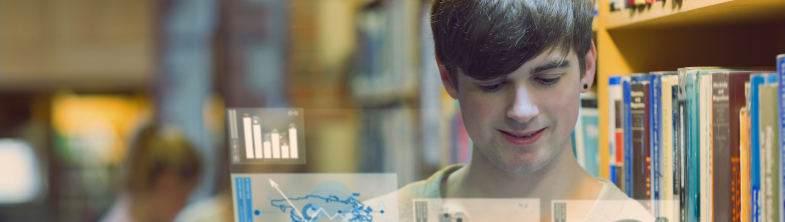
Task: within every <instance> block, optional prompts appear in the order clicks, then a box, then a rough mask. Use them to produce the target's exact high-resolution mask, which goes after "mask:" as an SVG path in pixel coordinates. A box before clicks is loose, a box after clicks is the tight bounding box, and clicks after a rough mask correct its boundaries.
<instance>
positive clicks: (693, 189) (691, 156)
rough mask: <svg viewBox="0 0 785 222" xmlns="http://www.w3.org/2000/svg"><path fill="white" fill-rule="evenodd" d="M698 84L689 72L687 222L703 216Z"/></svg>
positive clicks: (686, 117)
mask: <svg viewBox="0 0 785 222" xmlns="http://www.w3.org/2000/svg"><path fill="white" fill-rule="evenodd" d="M696 82H697V77H696V76H695V73H694V72H693V71H688V72H687V74H686V83H685V89H686V105H687V109H686V110H685V113H686V114H687V115H686V116H685V119H686V120H687V121H685V123H686V124H685V126H686V128H685V135H686V136H685V137H684V138H685V139H687V140H686V143H685V144H687V155H688V158H687V159H688V160H687V164H688V168H689V170H688V171H689V173H688V174H689V175H690V176H689V177H688V178H689V179H688V181H687V185H688V188H689V189H688V191H687V193H689V196H688V198H687V206H689V208H688V210H687V215H688V216H687V217H688V218H687V221H698V220H699V219H700V216H701V211H700V210H701V207H700V206H701V205H700V197H701V193H700V189H699V187H700V186H699V185H700V182H699V181H700V180H699V178H700V177H699V176H698V175H699V174H700V173H699V172H700V169H701V167H700V165H699V163H700V161H699V160H700V156H699V155H698V154H699V153H700V150H699V147H698V144H699V141H700V140H699V136H700V134H698V120H699V119H700V118H698V116H699V115H698V95H697V92H696V91H697V90H695V84H696Z"/></svg>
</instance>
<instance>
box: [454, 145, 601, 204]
mask: <svg viewBox="0 0 785 222" xmlns="http://www.w3.org/2000/svg"><path fill="white" fill-rule="evenodd" d="M473 149H474V150H473V153H474V155H472V157H471V160H470V161H469V164H467V165H466V166H464V167H462V168H461V169H458V170H456V171H455V172H453V173H452V174H450V176H449V177H447V178H446V179H445V180H444V181H442V182H443V183H442V186H441V195H442V197H443V198H537V199H541V200H565V199H584V200H592V199H596V198H597V196H598V195H599V192H600V190H601V189H602V184H601V183H599V182H598V181H597V180H596V179H595V178H593V177H591V175H589V174H588V173H587V172H586V171H585V170H584V169H583V168H582V167H581V166H580V165H579V164H578V162H577V161H576V160H575V157H574V154H573V152H572V147H571V143H566V145H565V147H563V148H562V149H561V151H560V152H559V153H558V154H556V157H554V158H553V160H551V162H550V163H548V164H547V165H546V166H544V167H543V168H542V169H540V170H537V171H535V172H532V173H527V174H511V173H508V172H506V171H504V170H502V169H499V168H498V167H496V165H495V164H493V163H492V162H491V161H490V160H489V159H488V158H487V157H486V156H485V155H483V154H482V153H481V152H480V151H479V150H477V149H476V148H473Z"/></svg>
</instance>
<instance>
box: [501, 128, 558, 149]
mask: <svg viewBox="0 0 785 222" xmlns="http://www.w3.org/2000/svg"><path fill="white" fill-rule="evenodd" d="M545 129H546V128H542V129H539V130H536V131H527V132H510V131H504V130H499V132H500V133H501V134H502V135H503V136H504V138H505V139H507V141H509V142H510V143H512V144H513V145H517V146H526V145H531V144H534V143H535V142H537V140H538V139H540V136H541V135H542V133H543V132H544V131H545Z"/></svg>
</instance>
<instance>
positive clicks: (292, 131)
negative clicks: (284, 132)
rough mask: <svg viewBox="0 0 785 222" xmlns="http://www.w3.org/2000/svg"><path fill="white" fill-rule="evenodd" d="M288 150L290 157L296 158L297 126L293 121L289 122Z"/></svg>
mask: <svg viewBox="0 0 785 222" xmlns="http://www.w3.org/2000/svg"><path fill="white" fill-rule="evenodd" d="M289 152H290V153H291V155H289V156H290V157H291V158H292V159H297V154H298V153H297V152H298V151H297V127H296V126H295V125H294V123H290V124H289Z"/></svg>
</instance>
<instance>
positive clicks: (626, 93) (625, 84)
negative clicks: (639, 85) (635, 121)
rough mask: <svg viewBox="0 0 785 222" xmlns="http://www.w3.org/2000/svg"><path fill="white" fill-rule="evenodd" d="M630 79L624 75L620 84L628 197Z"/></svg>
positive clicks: (626, 192) (627, 192)
mask: <svg viewBox="0 0 785 222" xmlns="http://www.w3.org/2000/svg"><path fill="white" fill-rule="evenodd" d="M631 82H632V80H631V78H630V76H625V77H623V78H622V79H621V86H622V105H623V107H622V109H623V115H622V119H623V120H622V122H623V125H622V128H623V130H624V135H625V136H624V138H623V140H624V147H623V148H624V151H623V153H622V156H623V158H624V163H625V164H624V166H623V167H624V170H623V171H624V172H623V174H624V176H623V177H624V189H622V190H623V191H624V193H625V194H627V196H628V197H631V198H634V197H633V195H632V193H633V192H632V191H633V177H632V173H633V170H632V163H633V161H632V159H633V158H632V112H631V107H630V102H631V95H630V87H631V86H630V84H631Z"/></svg>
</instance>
